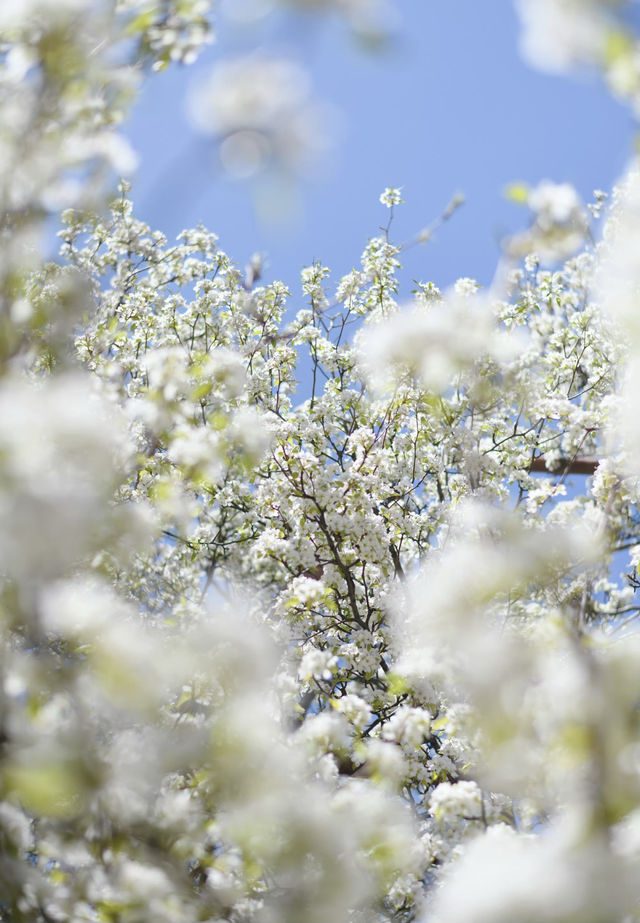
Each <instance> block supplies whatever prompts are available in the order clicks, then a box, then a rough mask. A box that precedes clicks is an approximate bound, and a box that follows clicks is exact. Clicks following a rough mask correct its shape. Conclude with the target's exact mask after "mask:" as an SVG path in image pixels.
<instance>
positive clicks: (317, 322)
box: [0, 0, 640, 923]
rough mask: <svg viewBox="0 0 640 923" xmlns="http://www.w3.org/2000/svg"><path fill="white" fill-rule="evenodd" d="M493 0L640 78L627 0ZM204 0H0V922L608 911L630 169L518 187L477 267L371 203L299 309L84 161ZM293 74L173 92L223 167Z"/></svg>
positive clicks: (624, 645)
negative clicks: (53, 232)
mask: <svg viewBox="0 0 640 923" xmlns="http://www.w3.org/2000/svg"><path fill="white" fill-rule="evenodd" d="M298 5H301V6H310V7H312V8H313V7H315V6H317V7H318V8H319V9H318V10H317V11H316V12H318V13H321V12H322V9H320V7H324V6H326V5H321V4H313V3H311V4H309V3H306V4H305V3H299V4H298ZM331 6H332V7H335V10H336V11H338V12H341V13H343V14H344V15H345V16H346V17H347V19H348V21H349V22H350V23H351V24H352V25H353V26H354V28H356V29H357V30H360V31H362V30H365V31H366V30H371V28H372V26H371V24H372V23H379V22H381V21H382V19H381V16H382V14H383V12H384V10H383V8H382V6H381V5H380V4H378V3H374V2H373V0H372V2H364V0H358V2H356V0H354V2H347V0H345V2H336V3H334V4H331ZM518 6H519V8H520V12H521V14H522V19H523V25H524V32H523V35H524V44H525V50H526V52H527V54H528V55H529V56H530V57H532V58H533V59H534V60H535V62H536V63H538V64H539V65H541V66H546V67H553V68H556V69H569V68H570V67H572V66H574V65H576V64H578V65H581V66H584V65H587V66H596V67H599V68H601V69H602V71H603V73H604V74H605V77H606V79H607V81H608V83H609V85H610V86H611V87H612V89H613V91H614V92H616V93H619V94H620V95H624V96H625V97H627V98H629V100H630V101H631V103H632V104H633V105H637V98H638V82H637V62H638V60H639V58H638V44H637V40H636V39H635V37H634V35H633V34H632V33H631V32H630V31H629V29H628V27H627V24H626V23H627V19H626V18H625V13H626V12H627V11H626V10H625V8H624V7H625V5H624V4H613V3H608V2H605V0H593V2H590V3H586V2H585V3H577V2H570V0H545V2H541V0H528V2H525V0H521V2H520V3H519V4H518ZM208 7H209V5H208V4H207V3H203V2H199V0H192V2H185V0H167V2H164V3H159V2H158V3H152V2H147V0H131V2H118V3H114V2H110V0H109V2H107V0H104V2H99V3H95V2H92V3H88V2H85V0H65V2H64V3H60V2H59V0H58V2H56V3H55V4H52V3H51V2H50V0H29V2H28V3H26V4H25V3H10V4H9V5H8V6H7V5H6V4H5V6H4V7H3V9H2V10H1V11H0V29H1V30H2V33H1V35H2V44H1V45H0V66H1V69H0V107H1V108H2V114H3V118H2V120H1V124H2V126H3V128H2V135H1V141H0V143H1V145H2V147H1V148H0V150H1V151H2V156H3V161H2V162H3V164H5V165H6V166H5V167H4V168H3V173H2V176H1V183H0V199H1V200H2V213H3V225H2V235H3V237H2V239H3V249H2V257H1V260H0V296H1V297H2V309H3V310H2V315H1V317H2V320H1V327H0V420H2V426H1V427H0V518H1V519H2V529H1V530H0V548H1V551H2V554H1V556H0V560H1V561H2V565H1V568H2V581H1V583H0V612H1V615H2V618H1V621H0V626H1V629H0V630H1V633H2V645H1V648H0V650H1V657H2V685H1V686H0V799H1V800H0V851H1V853H2V860H3V861H2V862H1V863H0V919H4V920H8V921H12V923H13V921H29V923H32V921H33V923H35V921H39V923H48V921H51V920H56V921H58V920H60V921H65V920H69V921H74V923H75V921H82V920H86V921H110V923H146V921H149V920H154V921H168V923H188V921H198V920H200V921H221V920H229V921H245V920H246V921H249V920H251V921H253V920H256V921H259V923H262V921H265V923H266V921H284V923H287V921H288V923H316V921H317V923H320V921H323V923H324V921H326V920H334V921H341V920H345V921H346V920H348V919H355V920H366V921H372V920H406V921H410V920H413V919H418V918H419V919H428V920H434V921H443V923H447V921H458V920H460V921H465V923H468V921H471V923H475V921H478V923H484V921H487V923H499V921H501V920H503V921H505V923H507V921H509V923H512V921H515V920H519V921H522V923H531V921H532V920H534V919H535V920H549V921H551V920H554V921H556V920H557V921H569V920H571V921H576V920H581V921H582V920H584V921H589V920H593V921H594V923H595V921H602V920H604V919H607V920H614V919H615V920H621V921H622V920H625V921H626V920H635V919H637V917H638V912H639V907H640V893H639V892H640V885H639V884H638V875H637V865H638V859H639V853H640V762H639V753H640V749H639V748H640V738H639V734H640V726H639V721H638V694H639V691H640V690H639V689H638V675H639V670H638V668H639V666H640V648H639V647H638V643H637V636H636V635H635V634H634V632H633V631H632V630H631V629H632V628H633V620H634V619H635V618H636V616H637V613H638V611H639V606H638V604H637V600H636V596H635V594H636V591H637V589H638V586H639V584H640V581H639V578H638V572H637V567H638V562H639V560H640V533H639V526H640V523H639V516H638V510H637V504H638V499H637V494H638V490H639V480H638V478H639V475H640V471H639V470H638V465H637V459H638V457H639V454H640V453H639V451H638V449H639V443H640V432H639V431H638V428H637V424H636V419H637V414H636V413H635V403H636V402H635V394H636V390H635V388H636V381H637V379H638V367H639V361H640V360H639V358H638V356H639V355H640V332H639V328H638V322H637V319H636V313H637V312H636V305H637V299H638V260H637V254H638V252H640V246H639V241H640V217H639V213H638V209H639V204H638V203H639V202H640V175H639V174H638V172H637V169H636V167H635V165H632V166H631V167H630V169H629V172H628V175H627V176H626V177H625V178H624V179H623V180H622V181H621V183H620V185H619V187H618V188H617V190H615V191H614V193H613V195H612V201H611V207H610V208H609V209H608V211H607V213H606V216H605V217H604V220H603V217H602V212H603V209H604V205H605V199H606V196H605V194H604V193H600V192H598V193H596V194H595V197H594V201H593V202H592V203H591V204H590V205H589V206H584V205H583V203H581V201H580V200H579V198H578V196H577V195H576V193H575V191H574V190H573V189H572V188H571V187H570V186H566V185H555V184H552V183H543V184H540V186H538V187H537V188H535V189H526V188H524V187H514V188H513V189H512V190H511V194H512V196H513V197H514V198H516V199H519V200H521V201H523V202H524V203H525V204H527V205H528V207H529V209H530V212H531V221H530V223H529V227H528V229H527V230H526V231H523V232H522V233H521V234H520V235H518V236H516V237H515V238H514V239H513V240H512V241H511V243H510V245H509V247H508V248H507V252H506V253H505V257H504V262H503V266H502V267H501V269H500V271H499V272H498V274H497V276H496V282H495V283H494V286H493V287H492V289H491V290H490V291H488V292H482V291H481V290H480V289H479V287H478V285H477V284H476V283H475V282H474V281H473V280H471V279H460V280H459V281H458V283H457V284H456V285H455V286H454V288H453V289H452V290H451V291H448V292H444V293H443V292H441V291H439V289H438V288H437V287H436V285H435V284H433V283H432V282H426V283H420V284H419V285H418V286H417V289H416V291H414V292H412V293H410V294H409V293H406V294H403V293H400V291H399V285H398V282H397V271H398V269H399V266H400V262H401V259H402V247H401V246H399V245H396V244H395V243H394V242H393V240H392V239H391V237H390V234H389V231H388V230H387V231H386V232H383V233H382V235H381V236H378V237H374V238H372V239H371V240H370V241H369V243H368V244H367V247H366V249H365V250H364V253H363V254H362V258H361V261H360V266H359V268H358V269H357V270H353V271H352V272H351V273H349V274H348V275H347V276H345V277H344V278H342V279H340V280H339V281H337V283H335V282H334V283H331V281H330V274H329V270H328V269H327V268H326V267H324V266H323V265H321V264H314V265H313V266H309V267H306V268H304V269H303V271H302V278H301V292H302V297H303V302H304V307H302V308H301V309H299V310H297V312H295V307H296V305H297V304H298V303H299V302H298V301H297V298H298V295H297V294H296V295H292V294H291V292H290V291H289V289H288V288H287V287H286V286H285V285H284V284H282V283H272V284H270V285H263V284H261V278H260V267H259V265H258V264H257V263H256V264H254V265H252V266H250V267H248V269H247V270H246V271H244V272H241V271H240V270H239V269H238V268H237V266H236V265H235V264H234V263H233V261H232V260H231V259H230V258H229V257H228V256H227V254H225V253H224V252H223V251H222V250H221V249H220V247H219V245H218V241H217V239H216V237H215V235H214V234H212V233H210V232H209V231H207V230H205V229H204V228H197V229H192V230H187V231H184V232H183V233H182V235H181V236H180V238H179V240H178V241H177V242H176V243H172V244H169V243H168V242H167V240H166V239H165V237H164V236H163V235H162V233H160V232H157V231H152V230H151V229H150V228H148V227H147V226H146V225H144V224H143V223H142V222H140V221H139V220H137V219H136V217H135V212H134V208H133V205H132V203H131V202H130V201H129V199H128V197H127V195H128V187H127V185H126V183H125V182H122V183H121V185H120V188H119V192H118V194H117V195H115V196H114V197H111V196H110V189H111V183H112V179H111V177H112V172H111V168H115V170H116V172H119V173H122V172H126V169H127V167H128V166H130V165H131V163H132V155H131V152H129V151H128V149H127V148H126V146H125V144H124V142H123V141H122V139H121V138H119V136H118V134H117V132H116V126H117V124H118V122H119V121H120V120H121V119H122V118H123V117H124V113H125V109H126V105H127V103H128V100H129V99H130V97H131V96H132V94H133V89H134V84H135V81H136V80H138V79H140V77H141V76H142V75H143V73H144V71H145V70H146V69H147V68H148V69H154V68H156V69H157V68H158V67H164V66H168V65H169V64H170V62H171V61H172V60H182V61H188V60H189V59H190V58H191V57H192V56H193V55H195V54H196V53H197V51H198V49H199V48H200V46H201V45H202V44H203V42H205V41H206V40H207V39H208V38H209V37H210V35H211V25H210V22H209V8H208ZM382 18H383V17H382ZM243 68H249V71H250V73H251V74H253V77H252V79H251V80H249V81H248V82H247V78H246V74H247V71H246V70H243ZM260 68H264V70H263V71H260ZM258 72H259V73H264V75H265V78H264V81H263V82H262V83H260V81H259V80H258V79H257V78H256V76H255V75H256V73H258ZM291 73H292V72H291V70H287V66H285V65H284V64H283V63H282V62H280V63H276V62H274V60H273V59H266V58H264V59H258V58H255V57H252V58H251V59H247V60H245V61H244V63H238V62H233V63H229V62H224V63H222V64H221V65H220V67H219V69H218V70H217V72H216V73H214V75H213V76H212V77H211V81H210V83H209V84H208V85H207V86H206V87H203V88H201V90H200V91H199V92H201V93H203V94H204V96H203V97H202V98H203V99H204V100H208V105H209V106H210V112H211V121H210V122H209V126H210V127H211V128H212V129H213V130H215V131H216V132H217V133H218V135H219V138H220V156H221V160H222V162H223V164H224V165H227V166H230V167H231V168H232V169H234V170H235V171H236V172H239V173H242V174H243V175H253V173H255V172H259V171H262V170H269V169H274V168H276V169H278V170H281V169H289V170H294V171H295V170H297V169H298V168H299V165H300V163H301V162H302V161H301V160H300V159H299V158H298V157H297V154H298V153H299V152H300V148H299V146H297V141H296V139H298V138H299V137H300V125H301V124H304V118H306V117H307V116H309V112H312V113H314V112H316V111H317V110H315V109H314V108H313V105H314V104H312V103H311V101H310V99H311V97H310V96H309V92H310V91H308V89H307V88H306V87H304V88H303V91H300V92H299V91H298V90H296V92H293V91H292V90H291V85H290V80H289V77H290V76H291ZM243 81H244V83H243ZM256 83H257V84H258V85H259V89H260V92H255V93H254V90H253V88H254V86H255V85H256ZM242 87H244V89H242ZM265 87H267V89H268V92H263V91H264V88H265ZM239 88H240V89H239ZM207 94H208V95H207ZM201 110H202V107H201ZM300 120H302V122H301V121H300ZM305 156H306V154H305ZM303 159H304V158H303ZM108 199H109V200H110V205H109V206H108V207H105V202H106V201H107V200H108ZM401 204H402V202H401V196H400V192H399V191H398V190H396V189H387V190H385V191H384V192H383V194H382V196H381V208H386V209H389V210H390V213H392V211H393V209H396V208H398V207H401ZM456 204H457V203H455V202H454V203H452V204H451V206H450V207H449V209H447V211H446V212H445V213H444V215H443V216H442V219H441V220H445V219H446V218H448V217H449V216H450V214H451V213H452V212H453V210H454V209H455V207H456ZM52 214H53V215H55V214H59V215H60V217H61V222H62V231H61V240H62V249H61V254H60V259H59V260H58V261H56V262H53V263H52V262H47V261H46V260H45V259H44V258H43V257H42V256H41V255H39V247H38V235H39V233H40V231H41V229H42V227H43V224H44V222H45V221H46V220H47V218H48V216H49V215H52ZM429 236H430V231H429V230H427V231H425V232H423V233H422V234H421V235H419V239H420V240H422V241H426V240H427V239H428V237H429ZM594 241H595V243H594ZM292 309H293V311H292ZM291 316H293V319H292V320H290V319H289V318H290V317H291ZM460 331H464V335H463V336H461V335H460ZM301 357H304V358H301ZM301 363H303V364H306V365H304V368H305V369H307V370H308V371H309V378H310V381H311V384H310V387H309V391H308V394H307V397H306V400H304V401H303V402H302V403H300V398H299V397H296V384H297V382H296V375H297V374H299V371H298V370H299V368H300V364H301ZM571 475H573V476H583V475H587V476H588V479H587V480H585V481H581V482H580V487H581V489H579V490H577V489H574V490H573V491H572V492H571V493H570V494H567V483H568V478H569V477H570V476H571ZM629 626H630V627H629Z"/></svg>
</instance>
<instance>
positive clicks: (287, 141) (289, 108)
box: [189, 55, 331, 178]
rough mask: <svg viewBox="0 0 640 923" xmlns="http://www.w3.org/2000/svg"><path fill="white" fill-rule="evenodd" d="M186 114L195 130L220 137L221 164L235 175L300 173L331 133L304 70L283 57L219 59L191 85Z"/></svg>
mask: <svg viewBox="0 0 640 923" xmlns="http://www.w3.org/2000/svg"><path fill="white" fill-rule="evenodd" d="M189 112H190V114H191V118H192V121H193V123H194V125H195V126H196V128H198V129H199V130H200V131H202V132H203V133H205V134H212V135H216V136H217V137H218V138H219V139H220V142H221V145H220V158H221V161H222V164H223V166H224V168H225V169H226V170H227V171H228V172H229V173H230V174H232V175H234V176H236V177H239V178H247V177H251V176H255V175H257V174H259V173H261V172H262V171H264V170H266V169H269V168H274V169H282V170H285V171H291V172H293V173H297V172H300V171H302V172H304V171H305V170H307V169H308V168H309V167H311V166H313V164H314V163H315V162H316V161H317V159H318V157H319V155H321V154H323V153H324V152H325V150H326V149H327V146H328V143H329V141H330V136H331V124H330V123H331V117H330V113H329V110H328V108H326V107H323V106H320V105H319V104H318V103H316V102H314V100H313V99H312V97H311V87H310V83H309V77H308V75H307V73H306V71H304V70H303V69H302V68H301V67H300V66H299V65H298V64H296V63H295V62H293V61H290V60H287V59H284V58H269V57H265V56H263V55H248V56H246V57H241V58H236V59H235V60H232V61H224V62H222V63H221V64H219V65H218V66H217V67H216V68H215V69H214V70H213V71H212V72H211V74H210V76H209V78H208V79H207V80H206V81H205V82H204V83H201V84H200V85H198V86H196V87H195V88H194V89H193V91H192V93H191V96H190V101H189Z"/></svg>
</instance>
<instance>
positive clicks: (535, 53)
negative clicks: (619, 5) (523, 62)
mask: <svg viewBox="0 0 640 923" xmlns="http://www.w3.org/2000/svg"><path fill="white" fill-rule="evenodd" d="M609 6H610V5H609V4H608V3H607V2H606V0H605V2H603V0H517V2H516V8H517V10H518V12H519V14H520V19H521V21H522V35H521V48H522V53H523V55H524V57H525V58H526V59H527V60H528V61H529V62H530V63H531V64H533V65H534V66H535V67H538V68H540V70H544V71H550V72H551V73H563V72H565V71H568V70H570V69H571V68H572V67H574V66H576V65H585V64H600V63H601V62H602V58H603V53H604V48H605V42H606V38H607V34H608V32H609V30H610V28H611V26H612V17H611V15H610V10H609V9H608V7H609Z"/></svg>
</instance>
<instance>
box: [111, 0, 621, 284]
mask: <svg viewBox="0 0 640 923" xmlns="http://www.w3.org/2000/svg"><path fill="white" fill-rule="evenodd" d="M397 6H398V9H399V10H400V12H401V16H402V22H401V26H400V29H399V32H398V35H397V38H396V40H395V42H394V43H393V44H392V46H391V47H390V48H389V49H388V50H387V51H386V52H385V53H383V54H379V55H371V54H367V53H366V52H364V51H363V50H362V49H361V48H359V47H358V46H357V44H356V43H355V42H354V40H353V38H352V36H350V34H349V32H348V30H347V29H345V28H344V26H343V25H341V24H340V23H339V22H336V21H326V20H322V21H320V20H319V19H318V18H316V17H313V18H312V17H310V16H303V15H301V16H299V17H298V18H294V19H291V18H287V19H286V20H282V21H277V22H276V23H275V25H274V26H273V27H272V28H271V35H270V40H269V45H268V46H267V47H269V48H270V49H275V50H276V51H283V52H286V53H290V54H292V55H293V56H294V57H297V58H298V59H299V60H300V61H301V62H302V63H303V64H304V65H305V67H307V68H308V69H309V70H310V71H311V74H312V78H313V83H314V87H315V90H316V92H317V94H318V95H319V96H320V97H323V98H324V99H326V100H328V101H329V102H330V103H332V104H334V105H335V106H337V107H338V108H340V109H341V110H342V112H343V114H344V117H343V127H342V140H341V143H340V145H339V147H338V149H337V152H336V154H335V155H334V156H333V157H332V163H331V164H329V165H328V166H327V168H326V169H325V170H324V173H323V175H320V176H318V177H316V178H315V179H313V180H308V181H305V182H304V183H303V185H302V187H301V189H300V197H299V198H300V207H299V209H298V214H297V216H296V217H295V218H294V219H292V220H289V221H288V222H285V223H283V224H282V223H281V224H280V225H278V224H274V223H270V224H269V223H264V222H260V221H258V220H257V218H256V209H255V200H254V196H253V195H252V192H251V187H250V185H248V184H247V183H246V182H239V181H232V180H227V179H224V178H223V177H222V176H221V175H220V171H219V170H217V169H216V168H215V151H214V148H213V145H212V142H211V141H210V139H206V138H203V137H202V136H199V135H197V134H196V133H195V132H194V131H193V129H192V128H191V126H190V124H189V120H188V118H187V115H186V105H185V98H186V93H187V91H188V88H189V86H190V85H192V83H193V82H194V81H196V80H197V79H198V77H199V76H202V74H203V73H205V72H206V71H207V70H208V69H209V68H210V67H211V66H212V64H213V63H214V62H215V61H216V60H218V59H219V58H220V57H221V55H223V54H228V53H233V52H236V51H237V52H241V51H245V50H248V48H250V47H255V42H256V39H261V38H263V37H264V34H263V33H257V32H256V33H250V34H245V33H243V32H240V31H227V32H226V33H224V32H223V34H222V35H221V40H220V42H219V43H218V44H217V45H214V46H213V47H212V48H211V49H209V50H208V51H207V52H206V54H205V55H203V56H202V58H201V59H200V60H199V61H198V62H197V63H196V64H195V65H193V66H191V67H187V68H182V69H172V70H170V71H169V72H167V73H164V74H159V75H155V76H154V77H152V78H151V79H150V80H149V81H148V82H147V84H146V86H145V88H144V90H143V92H142V95H141V97H140V100H139V102H138V103H137V105H136V107H135V109H134V113H133V117H132V119H131V120H130V122H129V125H128V130H127V133H128V136H129V138H130V139H131V141H132V142H133V144H134V147H135V148H136V150H137V152H138V154H139V156H140V161H141V166H140V169H139V171H138V174H137V175H136V177H135V178H134V182H133V190H132V196H133V198H134V201H135V203H136V213H137V215H138V217H140V218H143V219H144V220H146V221H148V222H149V223H150V224H151V225H152V226H153V227H154V228H158V229H160V230H163V231H164V232H165V233H166V234H167V235H168V236H169V237H170V238H172V237H173V236H175V234H176V233H177V232H179V231H180V230H181V229H182V228H184V227H188V226H191V225H195V224H197V223H198V222H199V221H201V222H203V223H204V224H205V225H207V226H208V227H209V228H210V229H211V230H213V231H215V232H216V233H217V234H218V235H219V237H220V245H221V246H222V248H223V249H224V250H226V251H227V252H228V253H229V255H230V256H231V257H232V258H233V259H234V260H236V261H237V262H238V263H240V264H244V262H246V260H247V259H248V258H249V257H250V255H251V254H252V253H253V252H255V251H260V252H263V253H265V254H266V256H267V258H268V269H267V273H266V277H267V278H268V279H273V278H280V279H282V280H283V281H285V282H286V283H288V284H289V285H290V286H292V287H293V289H294V290H296V291H297V279H298V273H299V270H300V268H301V267H302V266H304V265H308V264H309V263H311V262H312V261H313V260H316V259H318V260H321V261H322V262H323V263H325V264H326V265H328V266H329V267H330V268H331V269H332V270H333V271H334V273H335V275H334V278H335V279H337V278H338V276H339V275H340V274H342V273H344V272H346V271H348V270H349V269H351V268H352V267H353V266H355V265H357V264H358V260H359V256H360V253H361V251H362V249H363V246H364V245H365V243H366V241H367V239H368V238H369V237H371V236H373V235H375V234H376V233H378V227H379V226H380V225H381V224H382V223H384V222H385V221H386V219H387V213H386V210H385V209H384V208H383V207H382V206H381V205H380V204H379V203H378V196H379V194H380V192H381V191H382V190H383V188H384V187H385V186H388V185H395V186H402V187H403V194H404V198H405V200H406V204H405V205H403V206H401V207H400V208H399V209H398V210H397V214H396V219H395V221H394V226H393V236H394V239H398V240H404V239H406V238H409V237H411V236H412V235H413V234H414V233H415V232H417V231H418V230H420V229H421V228H422V227H424V226H425V225H427V224H428V223H429V222H430V221H431V220H432V219H433V218H435V217H436V216H437V215H438V214H439V213H440V212H441V211H442V209H443V208H444V207H445V206H446V204H447V202H448V201H449V199H450V198H451V196H452V194H453V193H455V192H458V191H460V192H462V193H464V195H465V197H466V204H465V205H464V207H463V208H462V209H460V210H459V211H458V212H457V214H456V216H455V218H454V219H453V220H452V221H451V222H449V223H448V224H447V225H446V226H445V227H444V228H443V229H442V230H441V231H440V232H439V233H438V235H437V239H436V240H434V241H432V242H431V243H429V244H428V245H425V246H422V247H420V248H416V249H414V250H412V251H410V252H408V253H407V254H406V258H405V267H406V269H405V273H404V278H405V279H406V280H407V283H409V281H410V280H411V279H417V280H420V281H425V282H426V281H433V282H435V283H436V284H437V285H440V286H441V287H444V286H446V285H448V284H450V283H452V282H453V281H454V280H455V279H456V278H458V277H459V276H472V277H475V278H477V279H478V280H479V281H480V282H482V283H483V284H487V283H488V282H489V281H490V280H491V277H492V275H493V271H494V268H495V265H496V261H497V259H498V256H499V240H500V238H501V237H503V236H504V234H505V232H506V231H507V230H509V229H514V228H516V227H518V225H519V224H521V223H522V222H524V221H525V220H526V213H525V212H523V211H522V210H521V209H518V208H517V207H516V206H513V205H511V204H509V203H508V202H506V201H505V200H504V198H503V196H502V191H503V189H504V186H505V185H506V184H507V183H509V182H511V181H513V180H525V181H528V182H530V183H536V182H537V181H538V180H540V179H544V178H549V179H553V180H556V181H559V182H560V181H570V182H573V183H574V184H575V185H576V186H577V188H578V189H579V191H580V192H581V193H582V194H583V195H585V196H587V197H588V196H589V195H590V193H591V191H592V190H593V189H594V188H598V187H599V188H604V189H608V188H610V186H611V184H612V183H613V182H614V181H615V179H616V177H617V176H619V175H620V173H621V172H622V170H623V168H624V166H625V163H626V162H627V160H628V158H629V156H630V154H631V150H632V145H633V138H634V125H633V122H632V119H631V116H630V115H629V113H628V111H627V110H626V109H625V108H624V107H623V106H621V105H619V104H618V103H616V102H615V101H614V100H612V99H611V97H610V96H609V95H608V94H607V92H606V91H605V90H604V88H603V87H602V86H601V85H600V84H599V82H598V81H597V79H596V78H595V77H590V76H585V77H584V78H583V79H576V78H572V79H567V78H563V77H552V76H548V75H544V74H540V73H538V72H536V71H533V70H532V69H530V68H529V67H528V66H527V65H526V64H525V63H524V62H523V61H522V60H521V59H520V56H519V52H518V23H517V21H516V16H515V13H514V11H513V8H512V4H511V2H510V0H484V2H482V3H479V2H478V0H405V2H403V3H400V2H398V3H397ZM409 288H410V285H409V284H407V290H408V289H409Z"/></svg>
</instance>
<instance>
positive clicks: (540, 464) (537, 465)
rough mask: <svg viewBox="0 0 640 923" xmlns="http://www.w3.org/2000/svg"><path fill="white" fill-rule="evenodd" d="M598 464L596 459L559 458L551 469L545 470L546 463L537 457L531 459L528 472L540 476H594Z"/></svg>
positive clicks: (543, 459) (540, 456) (540, 457)
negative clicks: (538, 473) (537, 473)
mask: <svg viewBox="0 0 640 923" xmlns="http://www.w3.org/2000/svg"><path fill="white" fill-rule="evenodd" d="M599 464H600V462H599V461H598V459H597V458H580V457H578V458H560V459H559V460H558V462H557V463H556V464H555V465H554V467H553V469H551V470H549V468H547V461H546V457H545V456H544V455H538V456H537V457H536V458H534V459H533V461H532V462H531V465H530V467H529V471H535V472H540V473H541V474H564V475H565V476H566V475H568V474H594V473H595V470H596V468H597V467H598V465H599Z"/></svg>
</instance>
